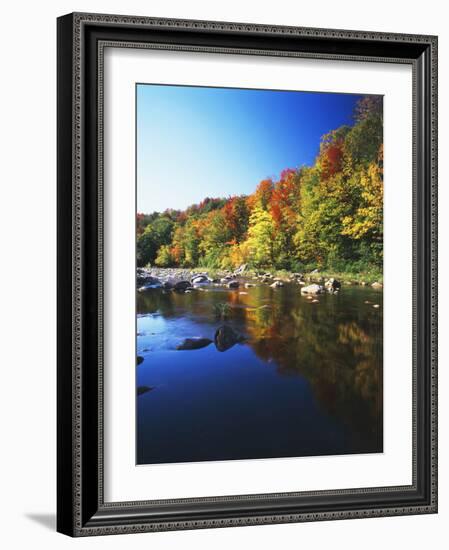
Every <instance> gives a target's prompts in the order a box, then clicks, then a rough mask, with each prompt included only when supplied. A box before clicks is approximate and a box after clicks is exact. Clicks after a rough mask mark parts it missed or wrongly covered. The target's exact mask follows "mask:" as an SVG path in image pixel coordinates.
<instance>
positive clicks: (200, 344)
mask: <svg viewBox="0 0 449 550" xmlns="http://www.w3.org/2000/svg"><path fill="white" fill-rule="evenodd" d="M211 343H212V340H209V338H186V339H185V340H184V342H182V343H181V344H179V346H176V349H177V350H194V349H201V348H205V347H207V346H208V345H209V344H211Z"/></svg>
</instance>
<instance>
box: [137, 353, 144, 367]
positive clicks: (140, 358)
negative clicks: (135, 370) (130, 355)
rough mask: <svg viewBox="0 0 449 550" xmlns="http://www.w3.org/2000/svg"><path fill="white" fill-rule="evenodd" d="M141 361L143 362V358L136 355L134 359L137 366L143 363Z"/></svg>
mask: <svg viewBox="0 0 449 550" xmlns="http://www.w3.org/2000/svg"><path fill="white" fill-rule="evenodd" d="M143 361H144V358H143V357H142V356H141V355H138V356H137V359H136V363H137V365H140V364H141V363H143Z"/></svg>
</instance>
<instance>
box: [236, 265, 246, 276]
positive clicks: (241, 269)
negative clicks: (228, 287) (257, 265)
mask: <svg viewBox="0 0 449 550" xmlns="http://www.w3.org/2000/svg"><path fill="white" fill-rule="evenodd" d="M245 269H246V264H242V265H241V266H239V267H238V268H237V269H236V270H235V271H234V275H241V274H242V273H243V272H244V271H245Z"/></svg>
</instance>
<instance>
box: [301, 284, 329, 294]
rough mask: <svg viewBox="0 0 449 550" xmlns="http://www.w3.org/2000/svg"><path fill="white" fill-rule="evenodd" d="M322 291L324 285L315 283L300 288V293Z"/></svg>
mask: <svg viewBox="0 0 449 550" xmlns="http://www.w3.org/2000/svg"><path fill="white" fill-rule="evenodd" d="M322 292H324V287H323V286H321V285H316V284H314V285H309V286H303V287H302V288H301V294H321V293H322Z"/></svg>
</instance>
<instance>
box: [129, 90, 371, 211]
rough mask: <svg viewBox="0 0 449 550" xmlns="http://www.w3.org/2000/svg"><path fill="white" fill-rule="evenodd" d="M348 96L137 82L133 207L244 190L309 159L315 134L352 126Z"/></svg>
mask: <svg viewBox="0 0 449 550" xmlns="http://www.w3.org/2000/svg"><path fill="white" fill-rule="evenodd" d="M361 97H362V96H360V95H353V94H330V93H315V92H287V91H271V90H243V89H238V88H202V87H189V86H165V85H153V84H138V85H137V211H138V212H145V213H151V212H154V211H158V212H161V211H163V210H165V209H166V208H175V209H180V210H182V209H185V208H186V207H187V206H189V205H191V204H194V203H197V202H200V201H201V200H202V199H204V198H205V197H228V196H231V195H241V194H245V195H246V194H250V193H252V192H253V191H254V189H255V188H256V186H257V184H258V183H259V182H260V181H261V180H262V179H264V178H267V177H273V178H277V177H278V176H279V174H280V172H281V171H282V170H284V169H285V168H296V167H298V166H302V165H304V164H306V165H310V164H312V163H313V161H314V159H315V157H316V155H317V153H318V150H319V143H320V138H321V136H322V135H323V134H325V133H327V132H328V131H329V130H333V129H335V128H337V127H338V126H341V125H342V124H352V113H353V109H354V105H355V103H356V102H357V101H358V100H359V99H360V98H361Z"/></svg>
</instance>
